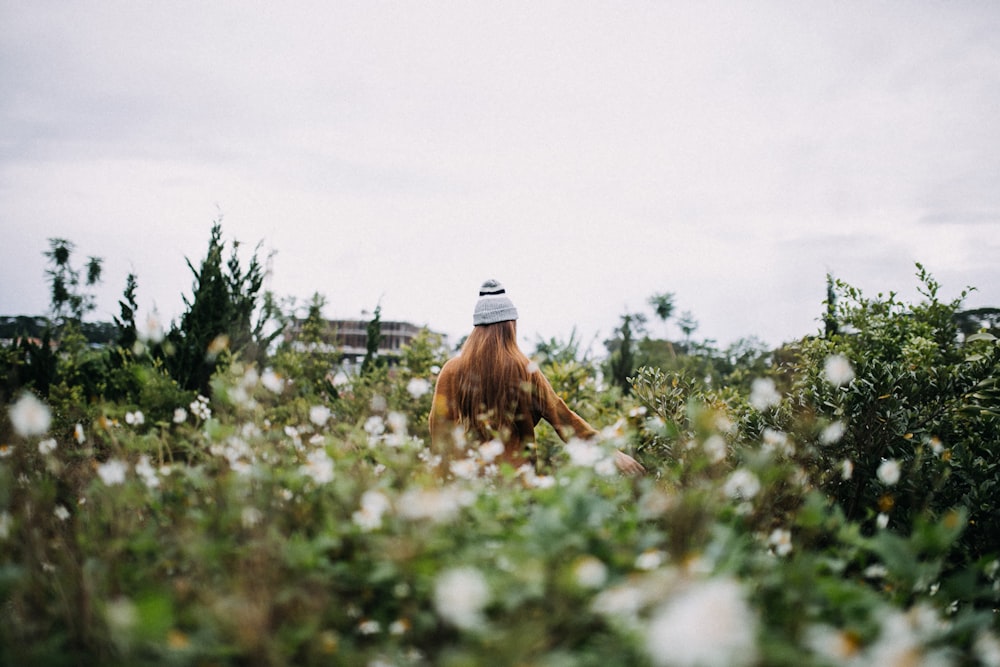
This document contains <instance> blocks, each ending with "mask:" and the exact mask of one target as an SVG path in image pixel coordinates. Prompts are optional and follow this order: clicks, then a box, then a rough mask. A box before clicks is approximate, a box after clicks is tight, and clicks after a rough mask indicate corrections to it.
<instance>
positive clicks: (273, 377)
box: [260, 368, 285, 394]
mask: <svg viewBox="0 0 1000 667" xmlns="http://www.w3.org/2000/svg"><path fill="white" fill-rule="evenodd" d="M260 383H261V384H262V385H264V388H265V389H267V390H268V391H270V392H272V393H274V394H280V393H281V392H282V391H284V390H285V380H284V378H282V377H281V376H280V375H278V374H277V373H275V372H274V369H271V368H266V369H264V374H263V375H261V376H260Z"/></svg>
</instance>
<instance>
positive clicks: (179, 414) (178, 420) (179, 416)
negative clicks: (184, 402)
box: [174, 408, 188, 424]
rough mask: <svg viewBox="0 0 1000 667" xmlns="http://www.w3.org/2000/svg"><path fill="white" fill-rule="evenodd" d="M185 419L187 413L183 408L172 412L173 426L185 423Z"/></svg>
mask: <svg viewBox="0 0 1000 667" xmlns="http://www.w3.org/2000/svg"><path fill="white" fill-rule="evenodd" d="M187 418H188V413H187V410H185V409H184V408H177V409H176V410H174V423H175V424H183V423H184V422H186V421H187Z"/></svg>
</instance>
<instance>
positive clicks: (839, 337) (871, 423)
mask: <svg viewBox="0 0 1000 667" xmlns="http://www.w3.org/2000/svg"><path fill="white" fill-rule="evenodd" d="M213 238H215V237H214V236H213ZM218 249H219V251H220V253H221V237H220V239H219V243H218ZM219 256H221V254H220V255H219ZM213 261H214V260H213ZM217 268H218V273H214V271H215V269H212V267H204V266H203V269H204V270H205V271H203V273H204V276H205V277H206V291H205V292H200V291H197V290H196V293H197V295H200V296H201V298H203V299H211V298H216V297H218V298H223V292H226V293H228V291H229V290H230V289H231V288H232V286H233V284H234V282H233V281H234V280H235V282H239V283H241V284H244V285H246V284H248V283H247V282H246V276H247V275H250V274H252V273H253V271H252V270H251V271H249V272H243V271H242V270H235V269H234V268H233V267H232V265H230V266H229V267H228V269H225V270H224V269H222V268H221V265H220V266H218V267H217ZM206 271H207V272H206ZM227 272H228V274H229V275H230V278H232V280H229V281H228V282H227V280H226V279H225V276H226V275H227ZM199 275H201V274H199ZM213 276H214V278H213ZM219 276H222V277H223V280H222V281H221V285H222V287H223V288H224V289H219V290H218V292H217V293H216V292H215V291H213V290H214V289H215V288H214V287H213V289H212V290H210V289H208V288H209V287H210V285H215V283H214V282H213V281H214V280H215V278H217V277H219ZM233 276H237V277H236V278H233ZM919 279H920V280H921V282H922V293H923V296H924V300H923V301H922V302H921V303H918V304H915V305H910V304H904V303H901V302H899V301H898V300H897V299H896V298H895V296H894V295H890V296H889V297H887V298H886V297H882V296H881V295H880V296H879V297H878V298H876V299H869V298H866V297H864V296H863V295H862V294H861V293H860V292H859V291H857V290H854V289H853V288H850V287H849V286H847V285H844V284H841V283H837V284H836V288H837V293H836V294H835V295H834V298H829V296H828V301H829V302H830V303H835V304H836V308H835V312H836V327H834V328H828V329H827V330H826V332H825V333H826V335H825V336H824V337H823V338H810V339H806V340H803V341H799V342H798V343H796V344H795V345H791V346H788V347H786V348H783V349H780V350H775V351H771V352H767V351H765V350H764V349H763V347H762V346H760V345H759V344H757V343H754V342H753V341H743V342H741V344H739V345H737V346H734V347H733V348H731V349H730V350H727V351H726V352H725V353H723V352H719V351H718V350H715V349H714V348H713V347H712V346H711V344H710V343H709V342H705V343H694V342H692V341H690V340H686V341H685V342H684V343H683V345H678V346H677V347H676V348H674V349H673V352H674V356H673V357H670V358H666V359H665V360H664V362H663V363H664V365H663V366H661V365H655V364H654V365H646V366H643V367H639V368H633V369H632V370H630V371H629V375H628V376H627V378H629V379H628V385H629V388H630V390H631V392H630V393H629V394H626V393H625V392H624V391H623V388H622V387H621V386H619V385H612V386H604V385H603V384H602V382H601V380H600V370H601V369H600V366H601V360H592V359H589V358H587V357H586V356H583V355H581V353H580V346H579V343H578V342H577V341H576V339H575V336H573V337H571V339H570V340H569V341H567V342H561V341H556V340H551V341H541V342H540V343H539V344H538V346H537V349H536V351H535V357H536V358H537V360H538V363H539V364H540V366H541V368H542V370H543V372H545V374H546V376H547V377H548V378H549V379H550V381H551V382H552V384H553V386H554V387H555V389H556V391H557V392H558V393H559V394H560V395H562V396H564V397H565V398H566V400H567V401H568V402H569V403H570V404H571V406H572V407H573V408H574V409H577V410H578V411H579V412H580V414H582V415H584V416H585V417H586V418H587V419H588V420H590V421H591V423H593V424H594V425H595V426H597V427H598V428H600V429H601V435H600V437H599V438H597V439H595V440H593V441H587V442H583V441H574V442H571V443H568V444H566V445H565V446H559V447H558V448H555V447H553V449H552V451H551V455H550V458H551V466H550V467H549V468H547V469H546V470H545V474H540V473H539V472H538V471H534V470H529V469H527V468H524V469H521V470H512V469H511V468H510V467H509V466H500V467H498V466H496V465H494V463H493V460H492V456H493V454H492V453H491V451H490V449H489V447H478V446H461V445H456V447H455V448H454V449H453V450H452V451H446V452H437V451H432V450H431V449H430V448H429V447H427V446H426V444H425V443H426V442H427V441H428V433H427V421H426V419H427V414H428V412H429V410H430V404H431V398H432V390H433V382H434V377H435V375H436V373H437V372H438V371H439V370H440V367H441V365H442V364H443V363H444V361H445V359H446V357H447V350H445V349H444V347H443V345H442V341H441V340H440V338H439V337H437V336H435V335H434V334H431V333H430V332H429V331H423V332H421V334H420V335H418V336H417V337H416V338H415V339H414V340H413V341H412V343H411V344H410V345H409V346H407V347H405V348H404V349H403V350H402V351H401V357H400V362H399V364H398V365H395V366H391V367H390V366H388V365H379V364H371V365H370V366H369V367H368V368H367V369H366V371H365V372H363V373H360V372H359V373H357V374H354V375H346V376H344V377H343V378H342V380H340V381H338V384H337V385H336V386H335V387H334V386H333V383H332V381H331V380H332V377H331V371H334V370H335V369H336V367H335V364H336V354H335V351H332V350H330V349H328V348H326V347H324V346H323V345H321V343H322V341H323V333H324V332H323V327H324V321H323V318H322V314H321V311H322V308H323V299H322V297H320V296H319V295H316V296H314V297H313V299H312V301H311V303H310V304H309V308H308V316H307V317H306V320H305V322H304V325H303V327H302V330H301V332H300V335H299V337H298V342H299V343H300V345H292V344H291V343H290V342H283V343H281V344H279V345H277V346H276V348H275V349H274V350H271V352H272V354H271V355H269V356H267V355H266V356H265V358H264V359H263V361H262V360H261V359H260V358H259V357H258V353H259V352H260V349H264V350H265V351H266V350H267V346H264V347H263V348H260V349H258V350H257V351H255V352H253V353H249V352H248V353H247V354H245V355H241V354H238V353H236V352H235V351H233V350H226V349H223V350H222V351H221V352H220V354H219V357H218V363H217V364H215V366H214V368H213V370H212V374H211V375H210V376H209V378H208V383H209V387H208V389H207V390H206V391H205V392H203V393H202V395H200V396H199V395H197V394H196V393H195V392H194V391H192V390H189V389H186V388H185V387H183V386H182V385H181V384H179V383H178V382H177V381H176V379H175V378H174V376H173V375H172V374H171V373H170V369H169V368H168V365H167V363H166V362H167V361H168V360H169V359H170V357H169V355H168V354H167V350H166V349H161V348H158V347H157V346H156V345H155V344H152V341H151V340H148V337H147V339H146V340H145V341H144V337H143V334H141V333H140V332H139V331H137V330H136V329H137V327H136V323H135V298H134V296H135V281H134V280H130V281H129V283H128V286H127V287H126V292H125V296H124V298H123V301H122V303H121V304H120V305H121V317H120V318H119V319H118V320H117V322H118V326H119V329H120V330H121V331H122V338H121V340H122V341H127V340H130V339H129V335H130V334H129V332H130V331H132V332H134V334H135V336H136V339H135V340H133V341H132V345H131V346H124V345H122V346H119V347H117V348H114V350H113V353H107V352H102V351H100V350H92V349H91V348H90V346H88V345H86V344H85V342H84V339H83V337H82V335H80V333H79V330H76V331H74V329H73V328H72V327H68V328H66V329H65V333H66V340H65V341H64V342H63V343H62V345H61V347H60V352H59V354H56V355H54V356H53V357H52V363H53V364H54V368H53V370H52V376H51V377H53V378H55V380H56V381H54V382H52V383H51V384H50V386H49V390H48V392H47V394H46V395H45V396H44V397H45V398H46V402H45V405H41V406H40V405H39V404H37V403H36V402H34V399H30V398H27V397H25V396H24V395H23V394H21V393H17V394H13V395H11V396H10V398H11V399H13V401H14V402H13V403H11V404H10V405H9V406H7V409H5V410H4V411H3V412H2V414H0V603H2V604H0V664H46V665H47V664H82V663H86V664H122V665H125V664H144V665H145V664H150V665H151V664H217V665H248V664H255V665H256V664H260V665H270V664H275V665H284V664H296V665H327V664H349V665H353V664H434V665H469V664H537V665H564V664H565V665H569V664H572V665H600V666H602V667H607V666H611V665H660V664H692V665H693V664H727V665H729V664H737V665H739V664H742V665H750V664H761V665H817V666H820V665H823V666H829V665H858V664H879V665H881V664H955V665H959V664H961V665H980V664H982V665H989V664H996V661H995V657H996V655H997V651H998V650H1000V641H998V632H1000V623H998V621H997V615H996V613H995V611H994V610H995V609H996V608H997V606H998V604H1000V593H998V591H1000V577H998V575H1000V559H998V547H997V545H998V544H1000V540H998V539H997V537H998V535H1000V532H998V529H997V525H996V521H997V520H996V519H995V517H994V514H995V512H994V511H993V507H994V506H995V503H994V502H993V498H994V497H995V494H996V485H997V482H998V475H997V472H998V470H997V465H998V464H997V453H998V452H997V451H996V447H997V442H998V439H997V430H996V429H997V427H998V417H997V414H998V413H1000V388H998V385H997V377H1000V373H998V372H997V371H998V363H1000V347H998V345H997V339H996V337H995V334H991V333H989V332H980V333H969V332H967V331H964V330H963V329H962V328H961V326H960V323H961V321H962V320H961V318H960V317H956V315H957V314H958V313H960V312H961V311H959V310H958V309H959V307H960V301H961V299H957V300H955V301H951V302H943V301H941V300H940V299H939V297H938V293H939V286H938V285H937V284H936V283H935V282H934V281H933V279H931V278H930V276H928V275H927V274H926V273H925V272H923V271H922V269H921V270H920V273H919ZM254 284H255V283H254V281H250V283H249V285H250V286H251V287H252V286H253V285H254ZM215 286H216V287H218V285H215ZM963 296H964V295H963ZM197 300H198V296H196V297H195V301H197ZM206 303H207V301H206ZM191 305H192V306H193V305H194V304H193V302H192V304H191ZM244 305H246V304H245V303H244ZM191 310H192V311H194V310H195V309H194V308H193V307H192V309H191ZM197 310H198V312H202V311H201V310H200V307H199V309H197ZM379 315H380V313H378V312H377V313H376V321H377V319H378V316H379ZM241 317H242V316H241ZM281 318H283V319H284V320H285V321H287V320H288V318H285V316H281ZM237 319H239V318H237ZM623 320H624V318H623ZM247 321H248V320H246V319H245V318H243V319H242V320H241V324H240V329H241V330H242V331H244V332H245V331H246V323H247ZM625 324H628V325H629V326H631V324H632V323H630V322H628V321H623V325H625ZM640 324H641V322H640ZM140 328H141V327H140ZM250 329H251V334H250V338H249V339H246V340H253V339H254V338H255V337H256V336H257V335H258V334H255V333H253V331H254V329H255V327H253V326H251V327H250ZM194 330H198V331H201V329H197V327H195V329H193V331H194ZM205 331H208V329H205ZM262 331H263V330H260V332H262ZM272 333H273V332H272ZM619 334H620V336H621V337H620V338H619V339H618V341H617V345H612V346H611V347H613V348H614V349H615V350H620V349H621V348H620V344H621V343H622V342H623V340H624V339H625V338H629V339H632V332H628V336H626V335H625V332H622V331H619ZM206 335H208V334H206ZM260 335H261V336H263V333H260ZM268 335H271V334H270V333H269V334H268ZM646 340H647V341H648V339H646ZM632 341H633V344H636V343H635V341H634V339H632ZM167 342H170V341H167ZM642 342H643V341H640V342H639V343H638V344H636V347H637V350H638V351H639V352H638V353H637V357H636V358H634V359H633V361H636V360H637V359H638V358H640V357H641V355H642V354H648V355H649V358H651V357H652V354H653V352H654V350H653V349H652V348H653V347H655V346H650V347H646V348H644V346H643V344H642ZM175 344H176V343H175ZM248 349H249V348H248ZM644 350H645V351H644ZM150 351H153V352H154V354H150V353H149V352H150ZM664 351H665V350H663V349H660V350H659V352H664ZM3 354H4V356H3V357H2V359H3V363H4V364H10V365H11V366H14V367H19V366H17V365H18V364H21V363H22V362H23V357H21V356H19V354H20V353H18V352H17V351H13V352H12V350H11V348H4V350H3ZM109 354H110V355H111V356H108V355H109ZM91 355H96V356H91ZM102 355H105V356H102ZM115 355H117V356H115ZM91 362H94V363H95V364H96V365H94V366H88V364H89V363H91ZM619 363H620V362H619ZM670 363H673V364H675V365H674V366H670V365H669V364H670ZM102 364H103V365H102ZM88 369H90V370H88ZM102 369H103V370H102ZM108 369H111V370H108ZM608 377H610V374H608ZM706 378H711V380H706ZM40 416H42V417H44V418H45V419H39V417H40ZM41 422H44V423H45V424H44V425H43V426H39V423H41ZM539 433H540V434H541V438H540V442H542V441H545V439H546V438H547V437H548V436H547V435H546V434H545V431H544V429H543V428H540V429H539ZM548 435H549V436H552V437H553V438H554V435H553V434H548ZM615 450H624V451H629V452H632V453H634V454H635V455H636V457H637V458H639V459H640V460H641V462H642V463H643V464H644V465H645V466H646V468H647V471H648V472H647V474H646V475H645V476H643V477H640V478H631V477H626V476H622V475H620V474H617V473H616V472H615V468H614V464H613V460H614V458H613V456H614V454H613V453H614V451H615ZM845 460H846V461H850V463H851V465H850V466H849V467H845V466H844V461H845ZM887 462H891V464H892V465H888V466H887V465H886V464H887ZM846 471H849V472H850V474H849V475H848V474H845V472H846ZM897 473H898V477H897Z"/></svg>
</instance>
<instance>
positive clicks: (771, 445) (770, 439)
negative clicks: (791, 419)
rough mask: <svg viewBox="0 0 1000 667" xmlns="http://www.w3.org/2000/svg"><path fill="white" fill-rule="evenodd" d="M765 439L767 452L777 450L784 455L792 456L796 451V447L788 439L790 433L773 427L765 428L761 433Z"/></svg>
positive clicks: (764, 447) (764, 448)
mask: <svg viewBox="0 0 1000 667" xmlns="http://www.w3.org/2000/svg"><path fill="white" fill-rule="evenodd" d="M761 438H762V440H763V441H764V446H763V450H764V451H765V452H767V453H771V452H775V453H778V454H780V455H783V456H791V455H792V454H794V453H795V447H794V446H793V445H792V443H791V442H790V441H789V440H788V434H787V433H785V432H784V431H778V430H776V429H773V428H765V429H764V433H763V434H762V435H761Z"/></svg>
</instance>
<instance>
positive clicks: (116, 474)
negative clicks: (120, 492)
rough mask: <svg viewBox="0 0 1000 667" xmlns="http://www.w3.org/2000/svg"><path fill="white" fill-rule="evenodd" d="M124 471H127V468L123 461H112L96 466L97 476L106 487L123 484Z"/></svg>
mask: <svg viewBox="0 0 1000 667" xmlns="http://www.w3.org/2000/svg"><path fill="white" fill-rule="evenodd" d="M126 470H128V466H126V465H125V462H124V461H119V460H118V459H112V460H110V461H108V462H107V463H101V464H100V465H98V466H97V475H98V476H99V477H100V478H101V481H102V482H104V483H105V484H106V485H107V486H115V485H117V484H123V483H124V482H125V472H126Z"/></svg>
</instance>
